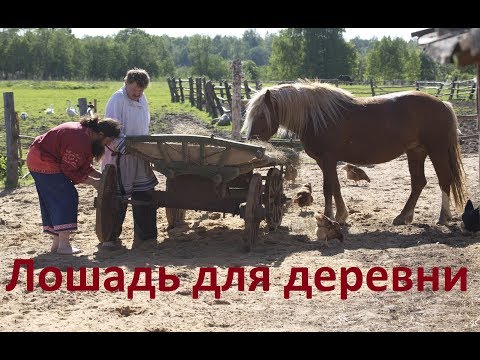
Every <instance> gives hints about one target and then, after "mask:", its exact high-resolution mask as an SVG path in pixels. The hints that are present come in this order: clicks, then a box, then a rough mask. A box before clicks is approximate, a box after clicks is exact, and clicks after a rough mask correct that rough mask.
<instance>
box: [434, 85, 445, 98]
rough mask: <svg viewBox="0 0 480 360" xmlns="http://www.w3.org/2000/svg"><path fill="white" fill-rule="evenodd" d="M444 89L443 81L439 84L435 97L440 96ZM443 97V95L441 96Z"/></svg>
mask: <svg viewBox="0 0 480 360" xmlns="http://www.w3.org/2000/svg"><path fill="white" fill-rule="evenodd" d="M442 89H443V82H442V83H440V85H439V86H438V89H437V94H436V95H435V97H439V96H440V92H441V91H442ZM440 97H441V96H440Z"/></svg>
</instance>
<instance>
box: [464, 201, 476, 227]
mask: <svg viewBox="0 0 480 360" xmlns="http://www.w3.org/2000/svg"><path fill="white" fill-rule="evenodd" d="M462 221H463V224H464V225H465V229H467V230H468V231H478V230H480V217H479V209H478V207H477V208H476V209H475V208H474V207H473V203H472V201H471V200H468V201H467V204H466V205H465V210H464V211H463V214H462Z"/></svg>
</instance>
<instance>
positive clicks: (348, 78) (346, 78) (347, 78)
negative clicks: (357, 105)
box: [337, 75, 353, 83]
mask: <svg viewBox="0 0 480 360" xmlns="http://www.w3.org/2000/svg"><path fill="white" fill-rule="evenodd" d="M337 80H340V81H343V82H344V83H351V82H353V79H352V78H351V76H350V75H339V76H338V78H337Z"/></svg>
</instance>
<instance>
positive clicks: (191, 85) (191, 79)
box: [188, 77, 195, 106]
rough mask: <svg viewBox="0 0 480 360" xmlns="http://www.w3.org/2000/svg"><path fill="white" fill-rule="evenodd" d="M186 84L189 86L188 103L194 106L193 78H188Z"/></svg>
mask: <svg viewBox="0 0 480 360" xmlns="http://www.w3.org/2000/svg"><path fill="white" fill-rule="evenodd" d="M188 85H189V86H190V95H189V98H190V105H192V106H195V90H194V89H193V78H192V77H189V78H188Z"/></svg>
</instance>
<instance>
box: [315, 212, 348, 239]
mask: <svg viewBox="0 0 480 360" xmlns="http://www.w3.org/2000/svg"><path fill="white" fill-rule="evenodd" d="M313 216H314V217H315V220H316V221H317V239H318V240H323V239H325V245H328V240H330V239H338V240H340V241H341V242H343V234H342V231H341V229H340V224H339V223H338V222H336V221H333V220H331V219H330V218H329V217H327V216H325V215H324V214H321V213H319V212H316V213H315V214H314V215H313Z"/></svg>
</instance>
